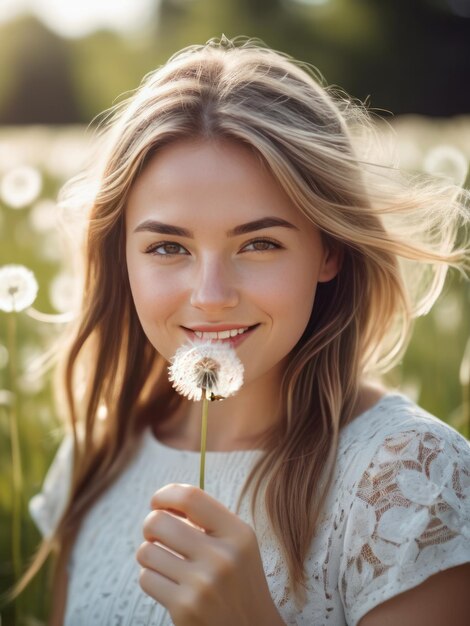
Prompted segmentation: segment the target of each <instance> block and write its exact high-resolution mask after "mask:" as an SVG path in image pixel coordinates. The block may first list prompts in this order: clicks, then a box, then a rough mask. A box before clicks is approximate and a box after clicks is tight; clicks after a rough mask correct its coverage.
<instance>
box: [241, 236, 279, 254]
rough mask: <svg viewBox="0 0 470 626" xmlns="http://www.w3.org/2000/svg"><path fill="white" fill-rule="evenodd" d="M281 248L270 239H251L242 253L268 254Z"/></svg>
mask: <svg viewBox="0 0 470 626" xmlns="http://www.w3.org/2000/svg"><path fill="white" fill-rule="evenodd" d="M281 248H283V246H281V244H280V243H278V242H277V241H273V240H272V239H265V238H263V239H252V240H251V241H249V242H248V243H246V244H245V245H244V246H243V248H242V251H243V252H268V251H270V250H278V249H281Z"/></svg>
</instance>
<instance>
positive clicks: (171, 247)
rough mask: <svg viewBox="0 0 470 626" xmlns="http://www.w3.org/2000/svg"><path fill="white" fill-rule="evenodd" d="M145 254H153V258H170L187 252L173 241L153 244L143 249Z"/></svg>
mask: <svg viewBox="0 0 470 626" xmlns="http://www.w3.org/2000/svg"><path fill="white" fill-rule="evenodd" d="M145 254H153V255H154V256H161V257H171V256H178V255H184V254H189V252H188V251H187V250H186V248H184V247H183V246H182V245H180V244H179V243H175V242H174V241H161V242H160V243H153V244H152V245H150V246H148V248H146V249H145Z"/></svg>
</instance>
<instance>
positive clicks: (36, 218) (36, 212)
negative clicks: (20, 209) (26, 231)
mask: <svg viewBox="0 0 470 626" xmlns="http://www.w3.org/2000/svg"><path fill="white" fill-rule="evenodd" d="M29 223H30V224H31V226H32V227H33V228H34V230H35V231H36V232H38V233H47V232H48V231H50V230H53V229H54V228H56V226H57V205H56V203H55V202H54V201H53V200H50V199H48V198H44V199H43V200H39V202H36V204H35V205H34V206H33V208H32V209H31V212H30V214H29Z"/></svg>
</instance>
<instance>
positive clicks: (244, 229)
mask: <svg viewBox="0 0 470 626" xmlns="http://www.w3.org/2000/svg"><path fill="white" fill-rule="evenodd" d="M274 226H283V227H284V228H293V229H295V230H299V229H298V228H297V226H294V224H291V223H290V222H288V221H287V220H283V219H282V218H280V217H263V218H261V219H259V220H253V221H252V222H246V223H245V224H240V225H239V226H235V228H232V229H230V230H228V231H227V237H237V236H238V235H246V234H247V233H252V232H253V231H255V230H262V229H263V228H273V227H274ZM140 232H151V233H159V234H160V235H174V236H175V237H188V238H189V239H194V233H193V232H192V231H190V230H188V229H187V228H181V226H173V225H172V224H164V223H163V222H157V221H156V220H145V221H144V222H142V223H141V224H139V225H138V226H137V227H136V228H135V229H134V233H140Z"/></svg>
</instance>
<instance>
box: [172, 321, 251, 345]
mask: <svg viewBox="0 0 470 626" xmlns="http://www.w3.org/2000/svg"><path fill="white" fill-rule="evenodd" d="M258 326H259V324H254V325H253V326H245V327H240V328H233V329H231V330H219V331H200V330H191V329H190V328H186V327H184V326H183V328H184V329H185V330H187V331H189V332H190V333H193V334H194V335H195V336H196V337H197V338H198V339H202V340H203V341H227V340H235V339H236V338H238V337H241V336H243V335H245V334H247V333H248V332H250V331H252V330H254V329H255V328H257V327H258Z"/></svg>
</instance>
